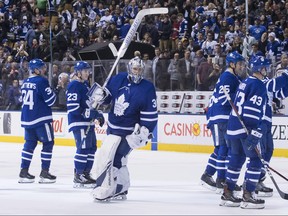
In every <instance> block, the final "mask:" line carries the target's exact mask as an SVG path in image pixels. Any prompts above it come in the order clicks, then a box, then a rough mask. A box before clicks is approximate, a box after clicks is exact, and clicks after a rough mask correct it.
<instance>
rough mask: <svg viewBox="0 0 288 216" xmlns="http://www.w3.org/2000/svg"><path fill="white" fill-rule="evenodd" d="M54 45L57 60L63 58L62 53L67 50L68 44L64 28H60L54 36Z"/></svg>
mask: <svg viewBox="0 0 288 216" xmlns="http://www.w3.org/2000/svg"><path fill="white" fill-rule="evenodd" d="M56 46H57V49H58V52H59V58H58V60H59V61H62V60H63V56H64V53H65V52H66V51H67V49H68V46H69V38H68V36H67V35H66V34H65V32H64V30H63V29H61V31H60V32H59V35H58V36H57V37H56Z"/></svg>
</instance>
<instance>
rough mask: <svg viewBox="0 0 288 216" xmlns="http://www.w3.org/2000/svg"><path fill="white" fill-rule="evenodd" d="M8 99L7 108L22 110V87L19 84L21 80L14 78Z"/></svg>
mask: <svg viewBox="0 0 288 216" xmlns="http://www.w3.org/2000/svg"><path fill="white" fill-rule="evenodd" d="M7 96H8V100H7V104H6V105H7V108H6V110H20V109H21V103H22V101H21V99H22V98H21V88H20V86H19V80H18V79H14V80H13V81H12V86H10V88H9V90H8V94H7Z"/></svg>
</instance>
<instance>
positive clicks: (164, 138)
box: [0, 111, 288, 157]
mask: <svg viewBox="0 0 288 216" xmlns="http://www.w3.org/2000/svg"><path fill="white" fill-rule="evenodd" d="M20 115H21V113H20V112H18V111H9V112H8V111H0V142H17V143H23V142H24V138H23V135H24V130H23V128H21V126H20ZM104 117H105V119H107V114H104ZM53 119H54V122H53V126H54V132H55V144H56V145H64V146H74V145H75V143H74V139H73V134H72V133H68V124H67V114H66V113H65V112H54V113H53ZM287 123H288V117H287V116H274V117H273V128H272V133H273V139H274V145H275V152H274V156H281V157H288V142H287V140H288V124H287ZM106 128H107V125H106V124H104V126H103V127H102V128H101V127H99V126H98V125H96V128H95V133H96V136H97V139H98V141H97V145H99V146H100V145H101V143H102V140H103V139H104V138H105V136H106ZM153 133H154V138H153V139H152V140H151V142H149V143H148V145H147V146H146V147H144V148H143V149H147V150H161V151H177V152H199V153H210V152H212V151H213V141H212V137H211V132H210V130H208V129H207V127H206V118H205V115H193V114H159V118H158V125H157V127H156V128H155V130H154V132H153Z"/></svg>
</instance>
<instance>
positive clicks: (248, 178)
mask: <svg viewBox="0 0 288 216" xmlns="http://www.w3.org/2000/svg"><path fill="white" fill-rule="evenodd" d="M269 66H270V62H269V61H268V60H267V59H265V58H264V57H257V58H256V59H255V60H253V61H252V63H251V70H252V71H251V74H252V75H251V76H249V77H248V78H247V79H246V80H245V81H244V82H243V83H241V84H240V85H239V87H238V91H237V94H236V97H235V100H234V105H235V106H236V109H237V111H238V114H239V116H240V118H241V120H242V121H243V123H244V125H245V126H246V128H247V130H248V133H249V134H248V136H247V132H246V131H245V129H244V128H243V126H242V124H241V123H240V120H239V118H238V116H237V115H236V113H235V111H234V110H232V112H231V114H230V117H229V121H228V126H227V139H230V140H231V158H230V161H229V164H228V168H227V173H226V184H227V186H228V189H229V190H230V191H233V190H234V188H235V185H236V182H237V180H238V178H239V175H240V171H241V168H242V166H243V164H244V162H245V161H246V157H248V158H249V160H250V162H249V164H248V165H247V170H246V172H245V177H244V179H245V180H244V185H245V186H244V190H246V191H249V192H253V191H255V189H256V185H257V183H258V181H259V178H260V172H261V167H262V162H261V160H260V159H259V157H258V154H257V152H256V150H255V148H256V146H255V143H256V144H257V143H259V142H260V138H261V135H259V133H257V136H254V133H253V132H254V131H259V130H260V129H261V128H262V124H263V117H264V114H265V112H266V111H265V110H266V104H267V89H266V85H265V84H264V82H263V81H262V80H260V79H261V77H262V78H264V76H265V75H263V74H262V72H263V70H264V69H265V70H266V71H267V69H266V68H268V67H269ZM256 75H257V76H258V77H256ZM260 131H261V130H260ZM260 133H261V132H260Z"/></svg>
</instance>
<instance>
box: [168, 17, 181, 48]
mask: <svg viewBox="0 0 288 216" xmlns="http://www.w3.org/2000/svg"><path fill="white" fill-rule="evenodd" d="M171 25H172V32H171V39H170V41H171V50H172V51H175V50H176V47H177V44H178V35H179V26H180V23H179V22H178V20H177V16H176V15H175V14H173V15H172V16H171Z"/></svg>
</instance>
